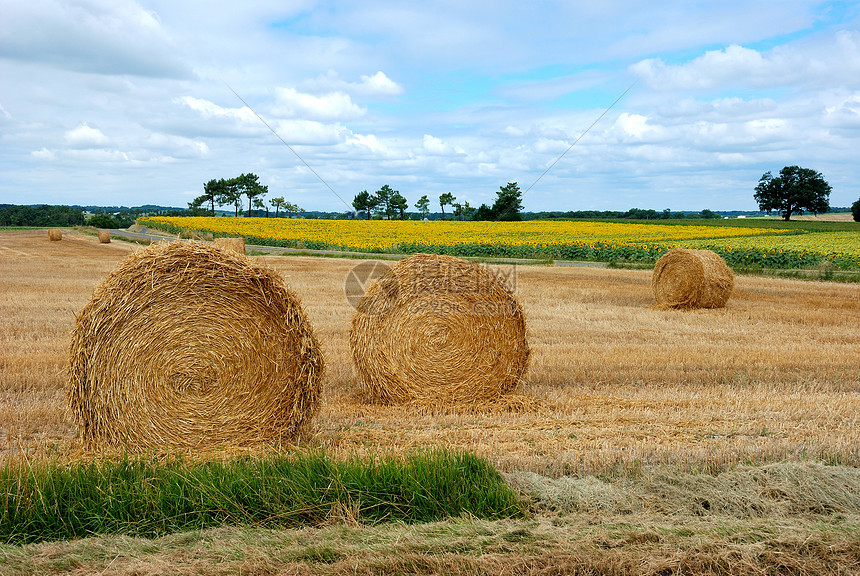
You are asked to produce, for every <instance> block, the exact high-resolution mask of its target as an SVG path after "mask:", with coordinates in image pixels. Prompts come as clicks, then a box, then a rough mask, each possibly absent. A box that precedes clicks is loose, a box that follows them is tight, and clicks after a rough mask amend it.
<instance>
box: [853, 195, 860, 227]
mask: <svg viewBox="0 0 860 576" xmlns="http://www.w3.org/2000/svg"><path fill="white" fill-rule="evenodd" d="M851 216H852V217H853V218H854V221H855V222H860V200H857V202H855V203H854V204H852V205H851Z"/></svg>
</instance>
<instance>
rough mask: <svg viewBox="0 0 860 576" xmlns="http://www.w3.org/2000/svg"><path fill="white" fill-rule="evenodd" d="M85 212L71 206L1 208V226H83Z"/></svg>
mask: <svg viewBox="0 0 860 576" xmlns="http://www.w3.org/2000/svg"><path fill="white" fill-rule="evenodd" d="M85 222H86V219H85V217H84V211H83V209H82V208H80V207H71V206H49V205H47V204H42V205H41V206H17V205H8V206H0V226H81V225H83V224H84V223H85Z"/></svg>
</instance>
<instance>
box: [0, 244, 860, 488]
mask: <svg viewBox="0 0 860 576" xmlns="http://www.w3.org/2000/svg"><path fill="white" fill-rule="evenodd" d="M135 248H136V247H135V246H134V245H129V244H126V243H123V242H112V243H111V244H99V243H98V240H97V239H96V238H94V237H89V236H85V235H81V234H76V233H73V232H66V233H65V234H64V236H63V240H62V241H60V242H50V241H49V240H48V238H47V234H46V233H45V232H44V231H28V232H5V231H4V232H0V314H2V316H0V317H2V318H3V320H2V324H0V451H2V452H1V453H2V454H4V455H7V456H8V455H10V454H16V453H17V452H18V451H19V450H20V449H22V448H24V449H28V450H29V449H33V450H43V451H44V450H45V448H46V447H47V448H49V450H48V452H50V450H53V451H55V452H56V451H60V452H65V451H72V450H73V449H75V446H76V444H77V441H76V440H75V437H74V436H75V433H76V431H75V430H74V428H73V426H72V425H71V424H69V422H68V420H67V416H66V415H65V386H66V379H67V375H66V372H65V370H66V364H67V362H68V357H67V349H68V344H69V332H70V331H71V329H72V327H73V325H74V321H75V314H77V313H79V312H80V311H81V310H82V309H83V307H84V305H85V304H86V303H87V302H88V301H89V299H90V297H91V295H92V291H93V289H94V288H95V286H96V285H97V284H98V283H99V282H100V281H101V280H102V279H103V278H104V277H105V276H106V275H107V274H108V273H109V272H110V271H111V270H112V269H113V268H115V267H116V266H117V265H118V264H119V262H120V261H121V260H122V259H123V258H124V256H125V255H127V254H128V252H129V251H130V250H132V249H135ZM255 258H261V259H262V260H264V261H265V262H266V263H267V264H268V265H270V266H273V267H274V268H276V269H277V270H278V271H279V272H280V273H281V274H283V276H284V277H285V280H286V282H287V285H288V286H289V287H290V288H291V289H292V290H294V291H295V292H296V293H297V294H298V296H299V297H300V299H301V301H302V303H303V305H304V307H305V310H306V312H307V314H308V316H309V318H310V320H311V322H312V324H313V326H314V331H315V333H316V335H317V338H318V339H319V341H320V344H321V347H322V350H323V353H324V354H325V358H326V365H327V378H326V389H325V398H324V401H323V407H322V409H321V411H320V414H319V416H318V418H317V420H316V425H315V433H314V436H313V437H312V439H311V440H310V445H311V446H314V447H322V448H324V449H326V450H327V451H329V452H330V453H331V454H332V455H335V456H347V455H363V454H371V453H380V452H391V453H400V452H404V451H408V450H413V449H416V448H423V447H430V446H445V447H448V448H454V449H465V450H472V451H475V452H477V453H478V454H480V455H482V456H486V457H488V458H489V459H491V460H492V461H493V462H494V463H496V464H497V465H498V466H500V468H502V469H503V470H514V469H524V470H531V471H534V472H539V473H545V474H550V475H557V474H564V473H590V472H598V471H605V470H636V469H637V468H638V467H639V466H642V465H650V464H668V465H674V466H678V467H681V468H683V469H722V468H725V467H729V466H732V465H734V464H737V463H741V462H757V461H768V460H780V459H802V458H813V459H824V460H826V461H832V462H847V463H852V464H854V465H858V464H860V426H858V424H860V416H858V414H860V354H858V352H860V288H858V286H857V285H856V284H838V283H827V282H809V281H799V280H784V279H773V278H759V277H750V276H739V277H738V278H737V279H736V283H735V290H734V292H733V294H732V297H731V298H730V299H729V301H728V303H727V305H726V307H725V308H720V309H714V310H696V311H683V312H682V311H671V310H660V309H657V307H655V306H654V301H653V296H652V293H651V289H650V281H651V272H650V271H641V270H613V269H605V268H593V267H576V268H574V267H570V268H567V267H545V266H520V267H518V268H517V298H518V299H519V301H520V303H521V304H522V307H523V310H524V311H525V314H526V320H527V330H528V340H529V345H530V347H531V350H532V359H531V366H530V369H529V371H528V372H527V373H526V384H525V385H524V386H523V387H522V388H521V389H519V390H518V391H517V392H518V394H521V395H523V396H520V397H517V398H519V399H521V400H522V401H520V400H518V399H517V398H515V399H514V401H511V402H508V403H502V404H498V405H491V406H476V407H445V406H437V407H436V408H428V407H426V406H423V407H422V406H406V407H403V406H381V405H376V404H372V403H370V402H368V401H367V400H366V399H365V398H364V397H363V396H362V394H361V388H360V386H359V382H358V379H357V376H356V374H355V371H354V369H353V367H352V365H351V360H350V354H349V347H348V333H349V326H350V322H351V320H352V317H353V314H354V310H353V308H352V307H351V305H350V304H349V302H348V301H347V299H346V297H345V295H344V281H345V279H346V277H347V274H348V272H349V271H350V270H351V269H352V267H353V266H355V265H356V264H357V263H358V261H356V260H346V259H326V258H301V257H289V258H285V257H279V256H266V257H255Z"/></svg>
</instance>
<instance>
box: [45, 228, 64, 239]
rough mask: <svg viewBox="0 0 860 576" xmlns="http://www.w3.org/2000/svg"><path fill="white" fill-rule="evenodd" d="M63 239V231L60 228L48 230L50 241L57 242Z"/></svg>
mask: <svg viewBox="0 0 860 576" xmlns="http://www.w3.org/2000/svg"><path fill="white" fill-rule="evenodd" d="M62 239H63V231H62V230H60V229H59V228H51V229H50V230H48V240H51V241H53V242H56V241H57V240H62Z"/></svg>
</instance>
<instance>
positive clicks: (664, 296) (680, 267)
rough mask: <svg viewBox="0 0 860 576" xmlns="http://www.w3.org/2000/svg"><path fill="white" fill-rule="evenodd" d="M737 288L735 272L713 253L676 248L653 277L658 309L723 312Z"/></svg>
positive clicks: (664, 259)
mask: <svg viewBox="0 0 860 576" xmlns="http://www.w3.org/2000/svg"><path fill="white" fill-rule="evenodd" d="M734 285H735V275H734V273H733V272H732V270H731V269H730V268H729V267H728V266H727V265H726V262H725V260H723V259H722V258H721V257H720V256H719V255H718V254H715V253H714V252H711V251H710V250H688V249H686V248H673V249H672V250H669V251H668V252H666V253H665V254H663V256H661V257H660V259H659V260H657V264H656V265H655V266H654V273H653V274H652V276H651V289H652V290H653V292H654V297H655V298H656V299H657V305H658V306H661V307H665V308H722V307H723V306H725V305H726V301H727V300H728V299H729V296H731V293H732V289H733V288H734Z"/></svg>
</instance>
